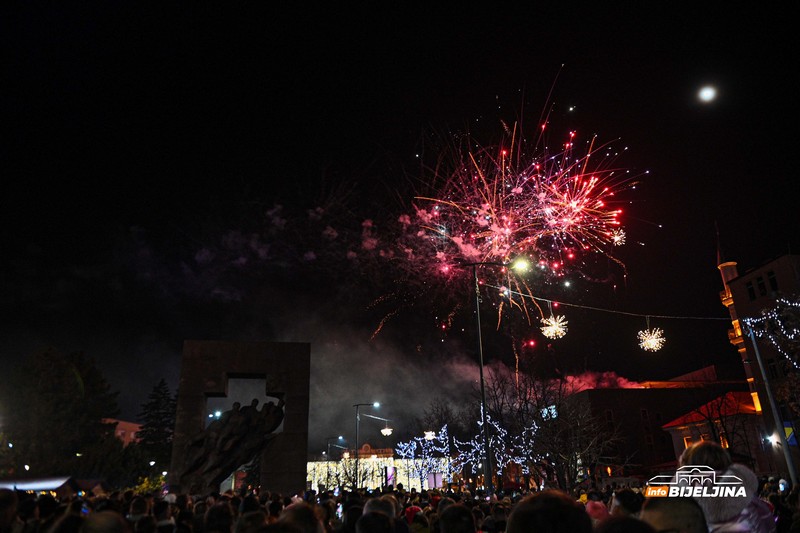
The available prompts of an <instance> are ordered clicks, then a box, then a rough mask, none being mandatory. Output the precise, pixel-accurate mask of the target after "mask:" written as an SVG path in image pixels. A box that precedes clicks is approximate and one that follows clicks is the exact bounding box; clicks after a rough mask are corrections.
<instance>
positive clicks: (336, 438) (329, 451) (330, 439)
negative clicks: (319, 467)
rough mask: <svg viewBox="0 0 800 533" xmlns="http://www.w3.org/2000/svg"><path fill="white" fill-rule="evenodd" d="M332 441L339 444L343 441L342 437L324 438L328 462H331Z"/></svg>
mask: <svg viewBox="0 0 800 533" xmlns="http://www.w3.org/2000/svg"><path fill="white" fill-rule="evenodd" d="M332 440H338V441H340V442H341V441H343V440H344V437H343V436H341V435H339V436H338V437H326V438H325V442H326V444H327V445H328V460H329V461H330V460H331V441H332ZM334 446H336V447H337V448H342V446H339V445H338V444H334Z"/></svg>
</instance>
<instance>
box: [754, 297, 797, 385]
mask: <svg viewBox="0 0 800 533" xmlns="http://www.w3.org/2000/svg"><path fill="white" fill-rule="evenodd" d="M742 322H744V323H745V325H746V326H747V327H748V328H749V329H750V330H751V331H752V332H753V335H755V336H756V337H759V338H762V339H765V340H767V341H769V343H770V345H771V346H772V347H773V348H774V349H775V351H777V352H778V353H779V354H781V355H782V356H783V357H784V358H785V359H786V360H787V361H788V362H789V363H791V365H792V366H793V367H794V368H795V369H796V370H800V363H798V361H797V357H798V353H800V299H798V300H796V301H790V300H788V299H786V298H779V299H777V300H776V301H775V307H773V308H772V309H765V310H763V311H762V312H761V317H759V318H745V319H743V320H742Z"/></svg>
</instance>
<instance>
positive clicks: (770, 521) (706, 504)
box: [678, 440, 775, 533]
mask: <svg viewBox="0 0 800 533" xmlns="http://www.w3.org/2000/svg"><path fill="white" fill-rule="evenodd" d="M678 462H679V464H680V466H687V465H702V466H709V467H711V468H713V469H714V470H715V471H716V472H717V475H726V476H736V477H737V478H739V479H741V480H742V481H743V483H744V487H745V491H746V493H747V497H746V498H742V497H734V496H730V497H721V498H697V503H699V504H700V507H702V508H703V513H704V514H705V517H706V522H707V523H708V528H709V531H710V532H715V531H731V530H733V529H734V527H735V526H736V527H740V528H741V529H742V530H746V531H750V532H751V533H774V532H775V519H774V517H773V516H772V509H771V508H770V506H769V504H768V503H767V502H766V501H764V500H762V499H761V498H760V495H759V481H758V477H757V476H756V475H755V473H754V472H753V471H752V470H750V469H749V468H748V467H747V466H745V465H743V464H738V463H734V462H733V461H732V460H731V457H730V454H728V451H727V450H726V449H725V448H723V447H722V446H721V445H720V444H719V443H717V442H714V441H710V440H703V441H700V442H697V443H695V444H693V445H691V446H689V447H688V448H686V449H685V450H684V451H683V453H682V454H681V456H680V458H679V461H678ZM737 525H738V526H737Z"/></svg>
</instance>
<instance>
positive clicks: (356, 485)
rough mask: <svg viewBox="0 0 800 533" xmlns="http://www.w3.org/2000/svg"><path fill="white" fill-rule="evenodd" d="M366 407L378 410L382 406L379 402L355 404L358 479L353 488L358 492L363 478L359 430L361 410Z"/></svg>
mask: <svg viewBox="0 0 800 533" xmlns="http://www.w3.org/2000/svg"><path fill="white" fill-rule="evenodd" d="M364 406H366V407H376V408H377V407H380V406H381V404H380V403H378V402H372V403H355V404H353V407H355V408H356V449H355V452H356V478H355V485H354V487H353V490H354V491H357V490H358V486H359V485H360V484H361V479H360V478H361V474H360V472H359V470H358V458H359V456H360V455H361V453H360V451H359V446H360V444H359V434H358V432H359V428H360V425H361V413H360V411H359V408H361V407H364Z"/></svg>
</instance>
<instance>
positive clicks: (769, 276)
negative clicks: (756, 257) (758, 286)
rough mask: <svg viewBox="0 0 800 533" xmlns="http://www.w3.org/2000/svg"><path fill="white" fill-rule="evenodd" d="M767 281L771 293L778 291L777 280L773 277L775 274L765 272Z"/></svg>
mask: <svg viewBox="0 0 800 533" xmlns="http://www.w3.org/2000/svg"><path fill="white" fill-rule="evenodd" d="M767 281H768V282H769V288H770V290H771V291H772V292H777V291H778V278H776V277H775V272H773V271H772V270H770V271H769V272H767Z"/></svg>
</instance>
